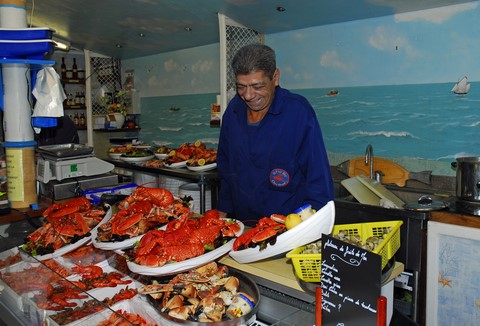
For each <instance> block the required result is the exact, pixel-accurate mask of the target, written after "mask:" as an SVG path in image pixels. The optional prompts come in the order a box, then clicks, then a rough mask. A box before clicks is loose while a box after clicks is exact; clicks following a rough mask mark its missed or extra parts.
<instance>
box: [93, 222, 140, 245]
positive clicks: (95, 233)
mask: <svg viewBox="0 0 480 326" xmlns="http://www.w3.org/2000/svg"><path fill="white" fill-rule="evenodd" d="M112 217H113V216H112V215H110V218H109V219H105V220H103V221H102V223H101V224H104V223H107V222H108V221H109V220H110V219H111V218H112ZM101 224H99V225H98V226H100V225H101ZM97 235H98V228H96V229H95V230H93V231H92V244H93V246H94V247H95V248H98V249H102V250H118V249H125V248H128V247H132V246H133V245H134V244H135V242H137V241H140V239H141V238H142V237H143V234H141V235H139V236H136V237H133V238H130V239H126V240H123V241H115V242H113V241H109V242H106V241H105V242H103V241H97Z"/></svg>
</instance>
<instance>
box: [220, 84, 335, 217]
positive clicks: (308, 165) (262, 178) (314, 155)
mask: <svg viewBox="0 0 480 326" xmlns="http://www.w3.org/2000/svg"><path fill="white" fill-rule="evenodd" d="M247 110H248V108H247V105H246V104H245V102H244V101H243V100H242V99H241V98H240V97H239V96H238V95H236V96H235V97H234V98H233V99H232V100H231V101H230V103H229V105H228V107H227V109H226V111H225V113H224V115H223V118H222V127H221V131H220V139H219V144H218V154H217V168H218V171H219V174H220V178H221V182H220V190H219V199H218V206H217V209H219V210H220V211H223V212H227V213H233V214H234V216H235V218H237V219H239V220H258V219H260V218H262V217H264V216H270V214H273V213H277V214H284V215H287V214H289V213H292V212H293V211H294V210H296V209H297V208H299V207H300V206H302V205H304V204H311V205H312V207H313V208H314V209H317V210H318V209H320V208H321V207H323V206H324V205H325V204H326V203H327V202H328V201H330V200H333V197H334V190H333V180H332V175H331V171H330V165H329V162H328V157H327V152H326V149H325V145H324V142H323V138H322V133H321V130H320V125H319V123H318V120H317V117H316V115H315V111H314V110H313V108H312V106H311V105H310V103H309V102H308V101H307V99H306V98H304V97H302V96H300V95H298V94H293V93H291V92H289V91H288V90H286V89H283V88H281V87H277V88H276V90H275V96H274V100H273V103H272V105H271V106H270V108H269V110H268V113H267V114H266V115H265V117H264V118H263V119H262V120H261V121H260V123H259V124H256V125H249V124H248V121H247Z"/></svg>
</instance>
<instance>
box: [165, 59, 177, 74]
mask: <svg viewBox="0 0 480 326" xmlns="http://www.w3.org/2000/svg"><path fill="white" fill-rule="evenodd" d="M163 66H164V67H165V70H166V71H167V72H170V71H175V70H177V69H178V67H180V65H179V64H178V63H177V62H176V61H175V60H173V59H169V60H167V61H165V62H164V63H163Z"/></svg>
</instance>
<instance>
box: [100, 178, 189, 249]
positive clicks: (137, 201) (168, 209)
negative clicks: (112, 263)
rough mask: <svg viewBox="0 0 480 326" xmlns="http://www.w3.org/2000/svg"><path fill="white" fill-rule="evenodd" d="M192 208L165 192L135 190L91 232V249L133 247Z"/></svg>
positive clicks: (144, 188)
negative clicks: (146, 234)
mask: <svg viewBox="0 0 480 326" xmlns="http://www.w3.org/2000/svg"><path fill="white" fill-rule="evenodd" d="M191 207H192V203H191V202H190V200H189V198H183V199H179V198H174V196H173V194H172V193H171V192H170V191H168V190H167V189H162V188H147V187H141V186H140V187H137V188H136V189H135V190H134V192H133V193H132V195H130V196H128V197H126V198H125V199H124V200H123V201H121V202H120V203H119V204H118V210H117V212H116V213H115V214H114V215H111V216H110V218H105V219H104V220H103V221H102V222H101V223H100V224H99V226H98V228H96V229H95V230H93V232H92V242H93V245H94V246H95V247H97V248H100V249H104V250H118V249H124V248H128V247H132V246H133V245H134V244H135V243H136V242H138V241H140V239H141V238H142V237H143V236H144V235H145V233H147V232H148V231H150V230H156V229H160V228H162V227H166V225H167V223H169V222H170V221H172V220H175V219H176V218H177V217H178V216H180V215H181V214H184V213H185V214H188V213H189V212H190V210H191Z"/></svg>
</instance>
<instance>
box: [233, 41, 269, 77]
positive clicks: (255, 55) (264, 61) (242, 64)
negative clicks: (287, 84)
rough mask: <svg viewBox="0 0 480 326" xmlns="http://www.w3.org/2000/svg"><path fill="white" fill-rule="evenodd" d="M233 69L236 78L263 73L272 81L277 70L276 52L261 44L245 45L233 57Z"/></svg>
mask: <svg viewBox="0 0 480 326" xmlns="http://www.w3.org/2000/svg"><path fill="white" fill-rule="evenodd" d="M232 69H233V73H234V74H235V76H237V75H248V74H251V73H253V72H257V71H263V72H264V73H265V74H266V75H267V76H268V77H269V78H270V79H272V78H273V74H274V73H275V70H276V69H277V63H276V60H275V51H274V50H273V49H272V48H271V47H269V46H267V45H264V44H261V43H253V44H248V45H245V46H244V47H242V48H240V50H238V52H237V53H236V54H235V56H234V57H233V60H232Z"/></svg>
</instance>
